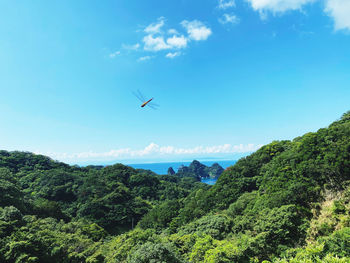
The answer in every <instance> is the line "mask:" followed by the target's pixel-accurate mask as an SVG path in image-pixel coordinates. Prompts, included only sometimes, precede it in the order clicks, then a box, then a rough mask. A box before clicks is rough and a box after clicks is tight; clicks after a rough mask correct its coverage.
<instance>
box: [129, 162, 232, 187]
mask: <svg viewBox="0 0 350 263" xmlns="http://www.w3.org/2000/svg"><path fill="white" fill-rule="evenodd" d="M236 162H237V161H236V160H213V161H200V163H202V164H204V165H206V166H212V165H213V164H214V163H218V164H219V165H221V166H222V168H224V169H226V168H227V167H229V166H232V165H234V164H235V163H236ZM190 164H191V161H186V162H164V163H140V164H126V165H128V166H131V167H133V168H135V169H145V170H151V171H152V172H155V173H156V174H167V173H168V169H169V167H172V168H173V169H174V171H175V172H177V171H178V169H179V167H180V166H181V165H185V166H189V165H190ZM202 182H203V183H206V184H210V185H213V184H215V182H216V179H204V180H202Z"/></svg>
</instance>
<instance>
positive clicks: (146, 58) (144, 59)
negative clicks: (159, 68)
mask: <svg viewBox="0 0 350 263" xmlns="http://www.w3.org/2000/svg"><path fill="white" fill-rule="evenodd" d="M152 58H153V56H144V57H140V58H139V59H138V60H137V61H146V60H150V59H152Z"/></svg>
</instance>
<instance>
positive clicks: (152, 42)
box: [142, 35, 171, 51]
mask: <svg viewBox="0 0 350 263" xmlns="http://www.w3.org/2000/svg"><path fill="white" fill-rule="evenodd" d="M142 41H143V42H144V43H145V46H144V49H145V50H147V51H160V50H164V49H170V48H171V46H170V45H168V44H167V43H165V41H164V38H163V37H162V36H158V37H153V35H147V36H145V37H144V38H143V40H142Z"/></svg>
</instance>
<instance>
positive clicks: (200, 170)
mask: <svg viewBox="0 0 350 263" xmlns="http://www.w3.org/2000/svg"><path fill="white" fill-rule="evenodd" d="M223 171H224V168H222V167H221V166H220V165H219V164H218V163H214V164H212V166H206V165H204V164H202V163H200V162H199V161H197V160H194V161H193V162H192V163H191V164H190V165H189V166H185V165H181V166H180V167H179V169H178V171H177V173H176V172H175V171H174V169H173V168H172V167H169V169H168V175H175V176H178V177H194V178H196V179H197V180H198V181H201V180H202V179H218V178H219V176H220V175H221V174H222V172H223Z"/></svg>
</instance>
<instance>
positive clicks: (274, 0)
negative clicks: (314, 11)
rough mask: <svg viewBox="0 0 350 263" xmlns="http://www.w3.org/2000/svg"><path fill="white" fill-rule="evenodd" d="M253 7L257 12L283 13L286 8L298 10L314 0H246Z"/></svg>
mask: <svg viewBox="0 0 350 263" xmlns="http://www.w3.org/2000/svg"><path fill="white" fill-rule="evenodd" d="M246 1H247V2H249V3H250V4H251V5H252V7H253V9H254V10H256V11H259V12H267V11H268V12H272V13H283V12H286V11H288V10H298V9H301V8H302V7H303V6H304V5H306V4H309V3H312V2H315V1H316V0H246Z"/></svg>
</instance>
